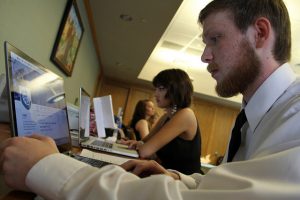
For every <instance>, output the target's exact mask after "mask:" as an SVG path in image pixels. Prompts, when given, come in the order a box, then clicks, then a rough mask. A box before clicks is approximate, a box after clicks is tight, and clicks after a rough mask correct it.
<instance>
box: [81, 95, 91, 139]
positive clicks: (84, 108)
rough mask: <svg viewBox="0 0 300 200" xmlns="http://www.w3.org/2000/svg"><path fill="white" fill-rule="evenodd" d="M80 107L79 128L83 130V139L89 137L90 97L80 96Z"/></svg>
mask: <svg viewBox="0 0 300 200" xmlns="http://www.w3.org/2000/svg"><path fill="white" fill-rule="evenodd" d="M81 101H82V103H81V105H80V127H83V129H84V137H89V136H90V106H91V105H90V104H91V103H90V97H88V96H82V97H81Z"/></svg>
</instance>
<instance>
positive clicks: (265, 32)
mask: <svg viewBox="0 0 300 200" xmlns="http://www.w3.org/2000/svg"><path fill="white" fill-rule="evenodd" d="M254 27H255V31H256V35H255V42H256V48H260V47H262V46H263V45H264V44H265V42H266V41H267V40H268V39H270V33H271V24H270V21H269V20H268V19H267V18H265V17H259V18H258V19H257V20H256V21H255V23H254Z"/></svg>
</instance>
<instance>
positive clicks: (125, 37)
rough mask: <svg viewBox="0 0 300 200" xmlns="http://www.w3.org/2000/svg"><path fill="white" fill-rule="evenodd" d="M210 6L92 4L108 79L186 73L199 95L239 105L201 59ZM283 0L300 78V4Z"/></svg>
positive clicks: (123, 0)
mask: <svg viewBox="0 0 300 200" xmlns="http://www.w3.org/2000/svg"><path fill="white" fill-rule="evenodd" d="M209 1H210V0H202V1H201V0H183V1H182V0H163V1H162V0H151V1H141V0H89V3H90V9H91V12H92V17H93V20H94V28H95V31H94V32H95V33H94V34H95V37H96V40H97V43H98V44H97V45H98V49H99V52H100V58H101V63H102V67H103V72H104V75H105V76H106V77H109V78H111V79H115V80H119V81H124V82H130V83H133V84H140V85H145V86H149V85H151V80H152V78H153V77H154V76H155V75H156V74H157V73H158V72H160V71H161V70H163V69H167V68H182V69H183V70H185V71H186V72H187V73H188V74H189V76H190V77H191V79H192V80H193V85H194V90H195V95H196V96H198V97H201V98H204V99H208V100H211V101H215V102H219V103H223V104H229V105H232V106H239V105H240V102H241V96H240V95H239V96H236V97H233V98H229V99H224V98H220V97H218V96H217V95H216V93H215V89H214V88H215V81H214V79H212V78H211V76H210V74H209V73H208V72H207V71H206V64H204V63H201V60H200V57H201V54H202V51H203V47H204V46H203V44H202V42H201V38H199V35H200V34H201V28H200V27H199V25H198V24H197V17H198V14H199V11H200V10H201V8H203V7H204V6H205V5H206V4H207V3H208V2H209ZM284 1H285V2H286V5H287V7H288V9H289V12H290V15H291V22H292V40H293V46H292V60H291V63H292V64H294V65H295V67H294V70H295V71H296V72H297V73H298V74H300V41H299V40H300V37H297V33H298V34H299V33H300V12H299V9H300V1H299V0H284ZM122 15H123V19H122V17H121V16H122ZM298 68H299V69H298Z"/></svg>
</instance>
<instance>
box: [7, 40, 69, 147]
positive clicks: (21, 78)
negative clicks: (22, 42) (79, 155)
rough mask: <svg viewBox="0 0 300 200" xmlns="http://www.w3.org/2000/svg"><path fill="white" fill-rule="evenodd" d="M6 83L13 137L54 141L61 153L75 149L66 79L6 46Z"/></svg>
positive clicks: (10, 46)
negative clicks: (34, 136) (45, 138)
mask: <svg viewBox="0 0 300 200" xmlns="http://www.w3.org/2000/svg"><path fill="white" fill-rule="evenodd" d="M5 54H6V75H7V77H6V79H7V86H8V94H9V95H8V99H9V111H10V118H11V127H12V134H13V136H28V135H31V134H33V133H38V134H43V135H47V136H49V137H51V138H53V139H54V140H55V142H56V145H57V146H58V147H59V150H60V151H65V150H67V149H69V148H70V147H71V146H70V145H71V142H70V141H71V140H70V134H69V125H68V117H67V108H66V102H65V93H64V86H63V79H62V78H61V77H59V76H58V75H56V74H54V73H53V72H51V71H49V70H48V69H46V68H44V67H43V66H42V65H41V64H39V63H38V62H37V61H35V60H34V59H32V58H30V57H29V56H28V55H26V54H25V53H23V52H22V51H20V50H19V49H17V48H15V47H14V46H12V45H10V44H9V43H8V42H5Z"/></svg>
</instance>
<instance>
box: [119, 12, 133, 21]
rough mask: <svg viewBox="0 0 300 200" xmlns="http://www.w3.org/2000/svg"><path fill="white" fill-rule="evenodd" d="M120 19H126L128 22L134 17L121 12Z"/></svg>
mask: <svg viewBox="0 0 300 200" xmlns="http://www.w3.org/2000/svg"><path fill="white" fill-rule="evenodd" d="M120 19H122V20H123V21H126V22H131V21H132V20H133V18H132V17H131V16H130V15H127V14H121V15H120Z"/></svg>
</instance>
